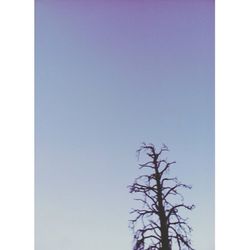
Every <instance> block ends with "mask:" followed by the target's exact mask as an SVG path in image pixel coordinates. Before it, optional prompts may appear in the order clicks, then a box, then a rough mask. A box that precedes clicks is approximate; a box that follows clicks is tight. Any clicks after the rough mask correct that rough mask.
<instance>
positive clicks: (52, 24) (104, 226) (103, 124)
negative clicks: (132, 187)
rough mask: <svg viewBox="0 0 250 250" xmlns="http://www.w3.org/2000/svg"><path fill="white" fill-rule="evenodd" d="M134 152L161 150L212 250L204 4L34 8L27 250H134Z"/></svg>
mask: <svg viewBox="0 0 250 250" xmlns="http://www.w3.org/2000/svg"><path fill="white" fill-rule="evenodd" d="M143 141H145V142H153V143H155V144H156V145H160V144H161V143H162V142H164V143H166V144H167V145H168V146H169V148H170V152H169V160H176V162H177V164H176V165H175V166H174V168H173V172H172V173H173V175H177V176H178V177H179V179H180V180H182V181H183V182H185V183H187V184H191V185H192V186H193V189H192V191H189V193H187V194H186V200H187V202H194V203H195V204H196V209H195V210H194V211H193V212H192V214H189V217H190V224H191V225H192V226H193V229H194V232H193V238H192V239H193V242H194V244H193V245H194V247H195V248H196V249H199V250H213V249H214V4H213V2H210V1H179V2H173V1H170V2H164V1H139V0H138V1H117V2H116V1H105V2H104V1H66V0H64V1H45V0H39V1H37V3H36V198H35V199H36V250H45V249H46V250H79V249H88V250H96V249H103V250H106V249H109V250H115V249H117V245H119V249H120V250H128V249H131V240H132V234H131V232H130V230H129V229H128V219H129V218H130V217H129V211H130V209H131V208H132V206H134V202H133V201H132V198H133V197H132V196H131V195H130V194H128V190H127V188H126V186H127V185H128V184H130V183H131V182H132V181H133V179H134V178H135V177H136V176H137V175H138V174H139V173H140V172H139V171H138V169H137V160H136V154H135V151H136V149H137V148H138V147H139V146H140V143H141V142H143ZM97 236H98V240H97V239H96V237H97Z"/></svg>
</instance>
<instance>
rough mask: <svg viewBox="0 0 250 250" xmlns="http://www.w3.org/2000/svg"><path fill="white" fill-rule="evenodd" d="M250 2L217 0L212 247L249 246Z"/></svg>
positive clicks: (231, 247)
mask: <svg viewBox="0 0 250 250" xmlns="http://www.w3.org/2000/svg"><path fill="white" fill-rule="evenodd" d="M249 7H250V5H249V1H247V0H239V1H233V0H217V2H216V92H215V93H216V178H215V180H216V249H217V250H224V249H227V250H231V249H232V250H235V249H247V248H248V247H249V223H250V220H249V219H250V212H249V211H250V206H249V197H250V196H249V182H250V176H249V168H250V164H249V163H250V160H249V159H250V153H249V145H248V144H249V141H250V133H249V130H250V122H249V114H250V112H249V110H250V108H249V107H250V102H249V100H250V93H249V84H250V76H249V75H250V63H249V59H250V49H249V48H250V39H249V31H250V29H249V23H250V15H249V13H250V8H249Z"/></svg>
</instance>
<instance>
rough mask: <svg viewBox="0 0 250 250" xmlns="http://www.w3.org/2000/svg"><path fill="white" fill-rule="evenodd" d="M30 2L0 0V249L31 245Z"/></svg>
mask: <svg viewBox="0 0 250 250" xmlns="http://www.w3.org/2000/svg"><path fill="white" fill-rule="evenodd" d="M33 7H34V3H33V1H32V0H29V1H25V0H24V1H23V0H22V1H20V0H6V1H0V34H1V37H0V72H1V73H0V117H1V121H0V199H1V204H0V237H1V240H0V249H3V250H9V249H11V250H20V249H25V250H32V249H34V115H33V112H34V100H33V99H34V93H33V90H34V85H33V84H34V79H33V76H34V73H33V72H34V70H33V61H34V60H33V56H34V53H33V50H34V42H33V41H34V21H33V17H34V11H33Z"/></svg>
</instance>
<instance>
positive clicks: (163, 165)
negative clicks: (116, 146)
mask: <svg viewBox="0 0 250 250" xmlns="http://www.w3.org/2000/svg"><path fill="white" fill-rule="evenodd" d="M167 151H168V148H167V146H166V145H165V144H163V145H162V147H161V149H160V150H159V151H157V149H156V148H155V146H154V145H153V144H146V143H143V144H142V146H141V147H140V148H139V150H138V151H137V153H138V158H139V157H140V154H141V153H142V152H144V153H145V157H146V162H145V163H143V164H139V166H140V167H139V169H142V170H145V174H144V175H141V176H139V177H138V178H136V179H135V181H134V183H133V184H132V185H130V186H129V190H130V193H136V194H138V197H137V198H135V200H137V201H138V202H140V203H141V208H140V209H133V210H132V211H131V213H132V214H134V218H133V219H132V220H131V227H132V229H133V233H134V250H171V249H173V246H174V245H175V246H176V248H177V249H179V250H184V249H187V250H193V248H192V246H191V241H190V232H191V231H192V228H191V227H190V226H189V225H188V223H187V218H183V217H182V216H181V210H182V209H186V210H192V209H193V208H194V205H190V206H189V205H185V204H184V198H183V196H182V194H181V193H180V192H179V189H181V188H185V189H191V186H188V185H185V184H182V183H181V182H179V181H178V179H177V178H176V177H174V178H172V177H169V169H170V167H171V166H172V164H174V163H175V162H174V161H173V162H168V161H167V159H166V158H163V156H164V155H165V154H166V152H167Z"/></svg>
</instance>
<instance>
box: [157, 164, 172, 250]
mask: <svg viewBox="0 0 250 250" xmlns="http://www.w3.org/2000/svg"><path fill="white" fill-rule="evenodd" d="M155 174H156V185H157V191H158V192H157V200H158V206H159V219H160V224H161V242H162V250H171V249H170V244H169V239H168V229H167V218H166V214H165V209H164V206H163V200H162V198H163V197H162V195H163V194H162V189H161V182H160V174H159V172H158V169H157V168H155Z"/></svg>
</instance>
